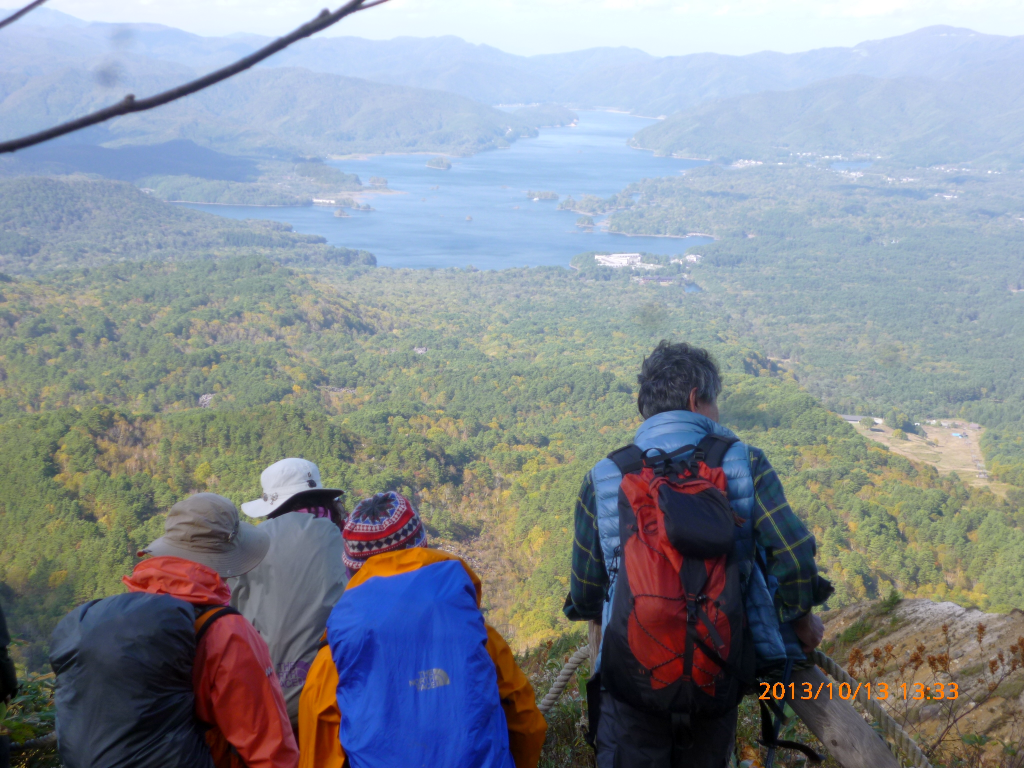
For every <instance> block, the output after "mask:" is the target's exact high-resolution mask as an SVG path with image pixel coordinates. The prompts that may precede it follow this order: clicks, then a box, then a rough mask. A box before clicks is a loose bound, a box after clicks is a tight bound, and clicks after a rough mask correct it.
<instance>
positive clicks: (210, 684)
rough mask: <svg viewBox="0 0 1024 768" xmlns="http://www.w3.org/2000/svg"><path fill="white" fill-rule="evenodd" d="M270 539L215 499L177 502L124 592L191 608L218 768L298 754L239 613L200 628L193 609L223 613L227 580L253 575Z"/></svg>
mask: <svg viewBox="0 0 1024 768" xmlns="http://www.w3.org/2000/svg"><path fill="white" fill-rule="evenodd" d="M269 548H270V537H269V536H268V535H267V534H266V533H265V532H263V531H261V530H260V529H259V528H257V527H256V526H254V525H250V524H249V523H245V522H242V521H241V520H240V519H239V516H238V510H237V509H236V508H235V505H234V504H232V503H231V501H229V500H228V499H225V498H224V497H223V496H218V495H217V494H215V493H198V494H195V495H194V496H190V497H189V498H187V499H184V500H183V501H179V502H178V503H177V504H175V505H174V506H173V507H171V510H170V512H168V514H167V521H166V523H165V524H164V535H163V536H161V537H160V538H159V539H157V540H156V541H154V542H153V543H152V544H150V545H149V546H148V547H146V548H145V549H144V550H143V551H142V552H140V553H139V554H140V556H141V555H150V556H151V557H149V558H148V559H146V560H144V561H143V562H141V563H139V565H138V566H136V568H135V570H134V571H133V572H132V575H131V576H126V577H124V583H125V584H126V585H127V587H128V590H129V591H130V592H145V593H149V594H155V595H170V596H172V597H175V598H178V599H179V600H183V601H185V602H186V603H191V604H192V605H193V606H196V607H197V616H198V618H197V622H196V624H197V630H198V631H197V637H198V640H197V644H196V650H195V660H194V664H193V667H192V683H193V689H194V693H195V717H196V719H197V720H198V721H200V722H202V723H208V724H210V726H211V728H210V730H209V731H207V733H206V734H205V736H206V743H207V744H209V745H210V748H211V752H212V756H213V760H214V764H215V766H216V767H217V768H229V766H237V765H238V764H239V763H238V759H239V758H241V761H242V763H244V765H245V766H247V767H248V768H295V766H296V765H297V764H298V759H299V752H298V747H297V746H296V743H295V737H294V735H293V733H292V728H291V724H290V723H289V719H288V714H287V710H286V707H285V702H284V696H283V694H282V692H281V686H280V683H279V682H278V679H277V675H276V673H275V672H274V667H273V663H272V662H271V660H270V653H269V651H268V650H267V644H266V643H265V642H264V641H263V639H262V638H261V637H260V635H259V633H258V632H257V631H256V629H255V628H253V626H252V625H251V624H250V623H249V622H248V621H247V620H246V619H245V618H244V617H243V616H241V615H240V614H238V612H237V611H234V610H233V609H230V608H222V609H221V610H220V611H216V612H211V613H214V616H213V620H207V621H206V625H205V626H202V627H201V628H200V626H199V625H200V623H201V622H203V621H204V617H205V616H206V614H205V613H203V614H202V615H200V611H199V608H198V607H199V606H226V605H227V603H228V600H229V598H230V591H229V589H228V585H227V584H226V583H225V581H224V580H225V579H226V578H230V577H237V576H241V575H243V574H245V573H248V572H249V571H251V570H252V569H253V568H255V567H256V566H257V565H259V563H260V562H261V561H262V560H263V558H264V557H265V556H266V554H267V551H268V549H269Z"/></svg>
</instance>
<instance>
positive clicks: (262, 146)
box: [0, 61, 535, 158]
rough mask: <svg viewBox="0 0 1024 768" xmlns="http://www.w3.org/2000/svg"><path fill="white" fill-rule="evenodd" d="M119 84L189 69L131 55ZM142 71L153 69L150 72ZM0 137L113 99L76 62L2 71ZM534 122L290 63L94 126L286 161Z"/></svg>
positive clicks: (112, 137) (161, 84)
mask: <svg viewBox="0 0 1024 768" xmlns="http://www.w3.org/2000/svg"><path fill="white" fill-rule="evenodd" d="M126 71H130V72H132V73H133V74H132V76H131V77H130V79H129V80H128V81H126V82H124V83H121V84H120V85H119V89H118V90H120V89H121V88H128V89H130V91H131V92H134V93H140V94H143V93H151V92H155V91H157V90H160V89H163V88H166V87H168V86H170V85H172V84H176V83H179V82H183V81H184V80H186V79H190V78H191V77H192V73H191V72H188V71H185V70H182V69H181V68H180V67H179V68H178V71H177V72H175V68H174V67H167V66H166V65H164V64H161V63H159V62H153V61H148V62H145V66H142V65H141V63H140V62H129V63H128V64H127V65H126ZM144 72H152V73H153V74H152V75H150V76H147V75H145V74H142V73H144ZM0 79H3V80H4V81H6V82H5V88H4V90H6V91H7V93H6V94H5V98H3V99H2V100H0V125H2V126H3V128H2V129H0V134H2V135H0V138H13V137H14V136H17V135H20V134H23V133H30V132H32V131H37V130H40V129H42V128H44V127H48V126H49V125H52V124H53V123H55V122H59V121H62V120H68V119H71V118H73V117H77V116H80V115H82V114H85V113H86V112H88V111H90V110H93V109H97V108H99V107H101V106H107V105H109V104H110V103H112V102H113V101H114V100H116V96H115V92H114V91H112V89H111V88H110V87H104V86H102V85H98V84H97V82H96V80H95V77H94V76H93V75H92V74H91V73H89V72H88V71H87V70H85V71H83V70H82V69H81V68H68V69H62V70H57V71H54V72H52V73H48V74H45V75H40V76H38V77H35V78H31V77H27V76H26V75H24V74H21V73H0ZM534 134H535V129H533V128H532V127H531V126H529V125H526V124H525V123H523V122H522V121H520V120H519V119H517V118H516V117H513V116H511V115H509V114H507V113H505V112H501V111H500V110H497V109H493V108H492V107H487V106H483V105H481V104H477V103H475V102H473V101H471V100H469V99H467V98H465V97H462V96H456V95H453V94H450V93H442V92H439V91H425V90H420V89H414V88H405V87H402V86H392V85H381V84H378V83H371V82H368V81H365V80H357V79H354V78H347V77H340V76H337V75H329V74H322V73H320V74H318V73H313V72H309V71H308V70H302V69H295V68H275V69H257V70H252V71H249V72H246V73H243V74H241V75H239V76H238V77H235V78H232V79H231V80H230V81H228V82H226V83H222V84H220V85H217V86H214V87H213V88H211V89H209V90H206V91H203V92H202V93H200V94H197V95H196V96H193V97H190V98H189V99H186V100H183V101H179V102H175V103H174V104H170V105H168V106H166V107H164V108H162V109H160V110H158V111H155V112H146V113H141V114H138V115H129V116H126V117H122V118H118V119H117V120H114V121H112V122H110V123H109V124H107V125H106V126H104V128H103V129H102V131H97V132H94V133H93V136H94V138H97V137H98V138H101V139H102V140H104V142H105V143H106V144H108V145H111V146H116V145H118V144H124V143H136V144H140V143H141V144H147V143H157V142H164V141H171V140H175V139H187V140H191V141H194V142H196V143H198V144H200V145H202V146H204V147H210V148H213V149H217V150H221V151H226V152H233V153H249V154H262V155H270V156H278V157H284V158H290V157H292V156H294V155H296V154H298V155H303V154H316V155H324V154H345V153H352V152H384V151H395V152H447V153H450V154H469V153H473V152H479V151H481V150H484V149H492V148H495V147H504V146H508V144H509V143H510V142H512V141H515V140H516V139H517V138H520V137H522V136H530V135H534Z"/></svg>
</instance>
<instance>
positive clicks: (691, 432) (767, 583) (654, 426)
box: [591, 411, 805, 671]
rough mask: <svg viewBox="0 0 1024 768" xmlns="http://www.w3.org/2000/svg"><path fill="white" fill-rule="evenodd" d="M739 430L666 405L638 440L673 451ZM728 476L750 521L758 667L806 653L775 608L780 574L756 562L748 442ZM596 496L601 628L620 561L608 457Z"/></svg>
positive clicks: (731, 453) (741, 556) (740, 532)
mask: <svg viewBox="0 0 1024 768" xmlns="http://www.w3.org/2000/svg"><path fill="white" fill-rule="evenodd" d="M708 434H716V435H721V436H723V437H733V438H734V437H735V435H734V434H733V433H732V432H731V431H730V430H728V429H726V428H725V427H723V426H722V425H721V424H718V423H717V422H714V421H712V420H711V419H709V418H707V417H706V416H701V415H700V414H698V413H692V412H690V411H666V412H664V413H659V414H657V415H656V416H652V417H651V418H649V419H647V420H646V421H645V422H644V423H643V424H641V425H640V428H639V429H638V430H637V432H636V437H635V439H634V441H633V442H634V443H635V444H636V445H637V446H638V447H640V448H641V449H643V450H647V449H650V448H660V449H662V450H663V451H666V452H671V451H674V450H676V449H677V448H682V447H683V446H684V445H696V444H697V443H699V442H700V441H701V440H702V439H703V438H704V437H705V436H706V435H708ZM722 469H724V470H725V475H726V477H727V478H728V482H729V493H728V496H729V503H730V504H731V505H732V508H733V509H734V510H735V512H736V514H737V515H739V516H740V517H742V518H743V519H744V520H745V521H746V522H745V523H744V524H743V526H742V527H740V528H737V529H736V556H737V560H738V561H739V562H740V563H741V564H742V565H741V573H742V576H743V579H744V607H745V608H746V612H747V620H748V621H749V623H750V630H751V633H752V635H753V637H754V649H755V652H756V654H757V668H758V670H759V671H766V670H769V669H772V668H777V667H778V666H780V665H781V664H783V663H784V662H785V661H786V659H787V658H793V659H803V658H804V657H805V654H804V653H803V652H802V650H801V649H800V643H799V641H798V640H797V639H796V635H795V633H794V632H793V630H792V627H790V626H789V625H785V626H781V625H780V622H779V615H778V612H777V611H776V609H775V599H774V593H775V579H774V577H772V576H766V574H765V573H764V572H763V571H762V569H761V568H760V567H758V566H757V562H758V561H759V560H760V562H764V551H763V550H761V548H760V547H759V546H758V545H757V543H756V541H755V539H754V515H753V509H754V479H753V478H752V477H751V475H750V450H749V448H748V447H747V445H746V444H745V443H735V444H733V445H732V446H731V447H730V448H729V450H728V452H727V453H726V454H725V458H724V459H723V461H722ZM591 478H592V480H593V483H594V491H595V495H596V499H597V527H598V533H599V535H600V540H601V553H602V554H603V556H604V562H605V568H606V570H607V571H608V576H609V580H610V584H609V588H608V599H607V600H606V601H605V605H604V615H603V617H602V621H601V624H602V627H601V628H602V630H603V629H604V628H605V627H606V626H607V624H608V619H609V618H610V616H611V606H612V597H613V596H614V594H615V574H616V572H617V571H618V566H619V562H618V561H619V484H620V483H621V482H622V474H621V473H620V472H619V468H618V467H616V466H615V464H614V462H612V461H611V460H610V459H603V460H601V461H600V462H598V463H597V465H596V466H595V467H594V469H593V470H592V471H591Z"/></svg>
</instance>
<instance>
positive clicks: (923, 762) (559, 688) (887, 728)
mask: <svg viewBox="0 0 1024 768" xmlns="http://www.w3.org/2000/svg"><path fill="white" fill-rule="evenodd" d="M589 658H590V646H589V645H584V646H582V647H581V648H579V649H578V650H577V651H576V652H575V653H574V654H573V655H572V656H570V657H569V660H568V661H567V662H565V666H564V667H562V671H561V672H559V673H558V677H556V678H555V682H554V683H552V685H551V688H550V689H549V690H548V692H547V695H545V696H544V698H543V699H542V700H541V702H540V704H538V705H537V707H538V709H540V711H541V712H542V713H543V714H545V715H546V714H547V713H548V712H549V711H550V710H551V708H552V707H553V706H554V705H555V702H556V701H558V699H559V697H560V696H561V695H562V693H563V692H564V691H565V688H566V686H567V685H568V684H569V680H571V679H572V676H573V675H574V674H575V673H576V670H577V669H578V668H579V666H580V664H582V663H583V662H584V661H586V660H587V659H589ZM812 658H813V659H814V663H815V664H817V665H818V666H819V667H821V669H822V670H824V671H825V672H826V673H827V674H829V675H830V676H831V677H833V678H834V679H835V680H837V681H838V682H840V683H848V684H849V685H850V687H851V688H857V687H858V686H857V681H856V680H855V679H854V678H853V677H851V676H850V674H849V673H848V672H847V671H846V670H845V669H843V668H842V667H840V666H839V664H837V663H836V661H835V659H832V658H830V657H829V656H826V655H825V654H824V653H822V652H821V651H819V650H815V651H814V654H813V655H812ZM857 701H859V702H860V703H861V705H862V706H863V707H864V709H866V710H867V711H868V714H870V715H871V717H872V718H874V720H875V722H877V723H878V725H879V726H881V728H882V732H883V733H884V734H885V735H886V737H887V740H891V743H892V745H893V746H894V747H895V748H896V749H897V750H899V752H900V753H902V755H903V757H904V758H905V760H906V762H907V765H908V766H910V767H911V768H932V765H931V763H929V762H928V758H927V757H925V755H924V752H922V751H921V748H920V747H919V746H918V745H917V742H915V741H914V740H913V739H912V738H911V737H910V735H909V734H908V733H907V732H906V731H904V730H903V728H901V727H900V724H899V723H897V722H896V721H895V720H894V719H893V718H892V716H891V715H890V714H889V713H888V712H886V711H885V709H884V708H883V707H882V705H881V704H879V703H878V702H877V701H875V700H874V699H872V698H871V697H870V696H868V695H867V694H866V693H865V692H864V691H863V690H861V691H860V692H858V694H857Z"/></svg>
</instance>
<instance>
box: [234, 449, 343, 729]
mask: <svg viewBox="0 0 1024 768" xmlns="http://www.w3.org/2000/svg"><path fill="white" fill-rule="evenodd" d="M260 482H261V484H262V486H263V495H262V496H261V497H260V498H258V499H255V500H253V501H250V502H246V503H245V504H243V505H242V511H243V512H245V514H247V515H249V516H250V517H258V518H264V520H265V521H266V522H264V523H261V524H260V526H259V528H257V529H256V530H258V531H261V532H266V533H267V535H268V537H269V540H270V549H269V551H268V552H267V555H266V557H265V558H263V561H262V562H261V563H260V564H259V565H257V566H256V567H255V568H253V569H252V570H251V571H249V572H248V573H246V574H245V575H243V576H239V577H237V578H233V579H230V580H229V582H228V584H229V585H230V587H231V605H232V606H233V607H234V608H237V609H238V610H239V611H241V612H242V615H243V616H245V618H247V619H248V620H249V621H251V622H252V625H253V626H254V627H256V630H257V631H258V632H259V633H260V637H262V638H263V639H264V640H266V642H267V647H268V648H269V649H270V659H271V661H273V663H274V669H275V670H276V671H277V677H278V679H279V680H280V681H281V689H282V690H283V691H284V700H285V704H286V705H287V707H288V716H289V718H290V719H291V723H292V726H293V727H295V728H298V724H299V696H300V695H301V694H302V687H303V685H305V682H306V675H307V674H308V673H309V668H310V665H311V664H312V663H313V659H315V658H316V654H317V651H318V650H320V636H321V635H323V632H324V627H325V626H326V625H327V617H328V615H330V613H331V609H332V608H333V607H334V605H335V603H337V602H338V600H340V599H341V595H342V593H343V592H344V591H345V583H346V582H347V581H348V578H347V576H346V574H345V565H344V563H343V562H342V560H343V557H344V547H343V544H342V539H341V526H342V525H343V523H344V516H345V511H344V507H343V506H342V504H341V501H340V497H341V496H342V494H343V491H341V490H340V489H339V488H325V487H324V485H323V483H322V482H321V480H320V470H319V469H318V468H317V466H316V464H314V463H313V462H311V461H307V460H306V459H299V458H288V459H282V460H281V461H278V462H276V463H275V464H271V465H270V466H269V467H267V468H266V469H265V470H264V471H263V474H262V475H261V476H260Z"/></svg>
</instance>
